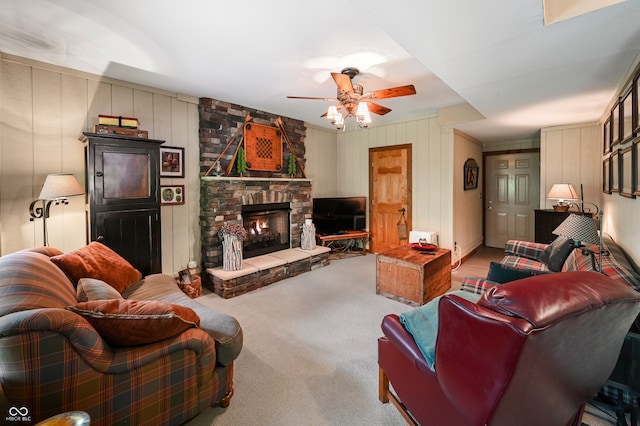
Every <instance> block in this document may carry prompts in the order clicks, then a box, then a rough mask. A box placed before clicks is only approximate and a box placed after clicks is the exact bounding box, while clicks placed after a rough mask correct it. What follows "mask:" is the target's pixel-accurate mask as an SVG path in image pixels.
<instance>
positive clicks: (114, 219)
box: [85, 133, 164, 275]
mask: <svg viewBox="0 0 640 426" xmlns="http://www.w3.org/2000/svg"><path fill="white" fill-rule="evenodd" d="M85 136H86V137H87V140H88V142H87V150H86V156H87V185H88V194H89V195H88V198H89V211H88V220H89V233H90V235H89V240H90V241H100V242H101V243H103V244H105V245H107V246H108V247H109V248H111V249H112V250H113V251H115V252H116V253H118V254H119V255H120V256H122V257H123V258H125V259H127V261H129V262H130V263H131V264H132V265H133V266H134V267H135V268H136V269H138V270H139V271H140V272H142V274H143V275H148V274H153V273H160V272H162V255H161V242H160V170H159V168H160V160H159V155H160V144H162V143H163V142H164V141H160V140H153V139H141V138H131V137H124V136H119V135H102V134H95V133H85Z"/></svg>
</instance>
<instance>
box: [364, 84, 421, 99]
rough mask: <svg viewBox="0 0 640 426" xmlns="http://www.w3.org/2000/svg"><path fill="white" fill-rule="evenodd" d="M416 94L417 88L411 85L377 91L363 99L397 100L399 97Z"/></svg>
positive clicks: (367, 94)
mask: <svg viewBox="0 0 640 426" xmlns="http://www.w3.org/2000/svg"><path fill="white" fill-rule="evenodd" d="M415 94H416V88H415V87H414V86H413V84H409V85H407V86H400V87H392V88H390V89H383V90H376V91H375V92H370V93H366V94H364V95H362V97H363V98H365V99H387V98H396V97H398V96H409V95H415Z"/></svg>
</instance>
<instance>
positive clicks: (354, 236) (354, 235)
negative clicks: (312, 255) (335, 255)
mask: <svg viewBox="0 0 640 426" xmlns="http://www.w3.org/2000/svg"><path fill="white" fill-rule="evenodd" d="M370 235H371V233H370V232H367V231H346V232H343V233H340V234H335V235H322V234H316V238H317V239H319V240H320V243H321V244H322V247H329V248H330V249H331V251H336V252H346V251H351V248H352V247H354V246H355V245H356V244H357V241H358V240H361V241H362V250H360V254H362V255H365V254H367V242H368V240H369V236H370ZM345 240H349V241H347V243H346V244H344V243H339V242H344V241H345Z"/></svg>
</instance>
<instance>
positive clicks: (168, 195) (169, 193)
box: [160, 185, 184, 205]
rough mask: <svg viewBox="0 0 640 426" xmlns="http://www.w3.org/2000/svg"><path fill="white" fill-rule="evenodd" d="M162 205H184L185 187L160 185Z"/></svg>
mask: <svg viewBox="0 0 640 426" xmlns="http://www.w3.org/2000/svg"><path fill="white" fill-rule="evenodd" d="M160 204H161V205H169V204H184V185H160Z"/></svg>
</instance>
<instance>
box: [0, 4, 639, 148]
mask: <svg viewBox="0 0 640 426" xmlns="http://www.w3.org/2000/svg"><path fill="white" fill-rule="evenodd" d="M392 5H393V6H395V7H393V6H392ZM0 51H2V52H5V53H9V54H13V55H17V56H22V57H26V58H29V59H35V60H39V61H44V62H48V63H52V64H55V65H60V66H65V67H69V68H73V69H77V70H81V71H86V72H91V73H95V74H99V75H104V76H107V77H112V78H117V79H122V80H126V81H130V82H134V83H138V84H143V85H147V86H151V87H156V88H161V89H166V90H169V91H172V92H177V93H183V94H187V95H192V96H196V97H210V98H214V99H219V100H223V101H228V102H232V103H236V104H240V105H243V106H246V107H250V108H256V109H258V110H263V111H268V112H270V113H274V114H278V115H282V116H287V117H292V118H296V119H300V120H304V121H306V122H308V123H311V124H314V125H319V126H324V127H329V125H328V123H327V120H326V119H324V118H320V116H321V115H322V114H323V113H324V112H325V111H326V108H327V107H328V104H329V102H327V101H317V100H298V99H287V98H286V96H287V95H295V96H314V97H334V96H335V84H334V82H333V80H332V79H331V77H330V74H329V73H330V72H332V71H333V72H339V71H340V70H341V69H342V68H345V67H357V68H359V69H360V70H361V75H359V76H358V77H356V79H355V82H357V83H359V84H362V85H363V86H364V89H365V92H368V91H374V90H379V89H385V88H389V87H395V86H402V85H406V84H414V85H415V87H416V90H417V95H414V96H409V97H401V98H393V99H384V100H380V101H379V102H378V103H380V104H381V105H384V106H386V107H389V108H391V109H392V110H393V111H392V112H390V113H389V114H387V115H386V116H384V117H381V116H374V117H373V126H375V125H376V124H380V123H388V122H393V121H399V120H405V119H411V118H416V117H421V116H424V115H427V114H431V113H435V112H437V111H438V109H439V108H442V107H447V106H452V105H456V104H460V103H464V102H468V103H469V104H470V105H471V106H473V107H474V108H475V109H477V110H478V111H479V112H480V113H481V114H482V115H484V116H485V117H486V119H482V120H477V121H473V122H467V123H461V124H458V125H456V127H457V128H459V129H461V130H463V131H465V132H466V133H468V134H470V135H471V136H474V137H476V138H477V139H479V140H481V141H483V142H497V141H505V140H514V139H527V138H532V137H537V135H538V131H539V129H540V128H542V127H548V126H555V125H563V124H571V123H579V122H588V121H596V120H598V119H599V118H600V116H601V114H602V112H603V111H604V110H605V109H606V108H607V107H608V104H609V101H610V100H611V98H612V97H613V96H615V94H616V92H617V91H618V90H619V88H620V87H619V86H620V85H621V84H622V83H623V80H624V79H625V77H626V76H627V75H628V73H629V72H630V69H631V67H632V66H634V64H635V60H636V58H637V57H638V54H639V52H640V1H638V0H627V1H623V2H622V3H619V4H614V5H612V6H609V7H606V8H604V9H600V10H596V11H593V12H590V13H587V14H584V15H581V16H578V17H575V18H571V19H568V20H564V21H561V22H558V23H555V24H553V25H550V26H544V23H543V6H542V1H541V0H483V1H478V0H447V1H443V0H401V1H398V2H395V3H390V2H388V1H387V0H349V1H346V0H324V1H316V2H309V3H308V2H301V1H297V0H277V1H271V2H267V1H257V0H245V1H226V2H220V1H211V0H182V1H169V0H135V1H132V0H109V1H100V0H29V1H25V0H0ZM114 113H117V111H114ZM347 125H348V129H351V128H353V127H352V126H354V124H353V122H352V119H349V120H348V121H347ZM142 127H144V123H142Z"/></svg>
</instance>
